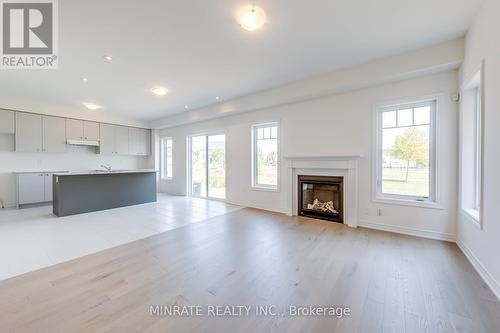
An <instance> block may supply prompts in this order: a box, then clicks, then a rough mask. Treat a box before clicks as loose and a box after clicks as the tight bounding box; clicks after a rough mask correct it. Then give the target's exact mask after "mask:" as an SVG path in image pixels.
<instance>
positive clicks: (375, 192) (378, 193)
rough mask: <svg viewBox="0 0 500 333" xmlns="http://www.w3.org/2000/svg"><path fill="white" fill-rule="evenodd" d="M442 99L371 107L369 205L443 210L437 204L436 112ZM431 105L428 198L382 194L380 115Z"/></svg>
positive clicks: (415, 100)
mask: <svg viewBox="0 0 500 333" xmlns="http://www.w3.org/2000/svg"><path fill="white" fill-rule="evenodd" d="M441 99H442V96H441V95H429V96H421V97H415V98H411V99H405V100H399V101H392V102H387V103H381V104H377V105H374V107H373V114H374V116H373V123H374V140H373V164H374V166H373V182H372V184H373V185H372V201H373V202H377V203H383V204H395V205H404V206H416V207H424V208H434V209H443V207H442V206H441V201H440V191H439V179H440V176H439V173H440V168H439V109H440V104H441ZM429 104H430V105H431V113H430V128H429V172H430V179H429V180H430V183H429V197H428V198H426V197H420V196H410V195H395V194H385V193H382V154H383V150H382V133H383V128H382V113H383V112H387V111H392V110H398V109H404V108H415V107H419V106H425V105H429Z"/></svg>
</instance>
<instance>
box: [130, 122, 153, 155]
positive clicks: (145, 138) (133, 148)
mask: <svg viewBox="0 0 500 333" xmlns="http://www.w3.org/2000/svg"><path fill="white" fill-rule="evenodd" d="M129 153H130V155H141V156H147V155H150V154H151V131H150V130H148V129H143V128H133V127H131V128H129Z"/></svg>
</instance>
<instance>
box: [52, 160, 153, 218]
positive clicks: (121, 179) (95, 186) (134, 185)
mask: <svg viewBox="0 0 500 333" xmlns="http://www.w3.org/2000/svg"><path fill="white" fill-rule="evenodd" d="M52 182H53V212H54V215H56V216H67V215H75V214H81V213H88V212H94V211H98V210H105V209H111V208H118V207H124V206H131V205H138V204H143V203H147V202H155V201H156V171H155V170H149V169H139V170H117V171H91V172H67V173H55V174H54V175H53V179H52Z"/></svg>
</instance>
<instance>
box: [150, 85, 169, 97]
mask: <svg viewBox="0 0 500 333" xmlns="http://www.w3.org/2000/svg"><path fill="white" fill-rule="evenodd" d="M151 91H152V92H153V94H155V95H158V96H163V95H166V94H167V93H168V89H167V88H164V87H153V88H151Z"/></svg>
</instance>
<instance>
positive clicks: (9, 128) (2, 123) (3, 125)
mask: <svg viewBox="0 0 500 333" xmlns="http://www.w3.org/2000/svg"><path fill="white" fill-rule="evenodd" d="M15 132H16V128H15V114H14V111H9V110H1V109H0V134H14V133H15Z"/></svg>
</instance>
